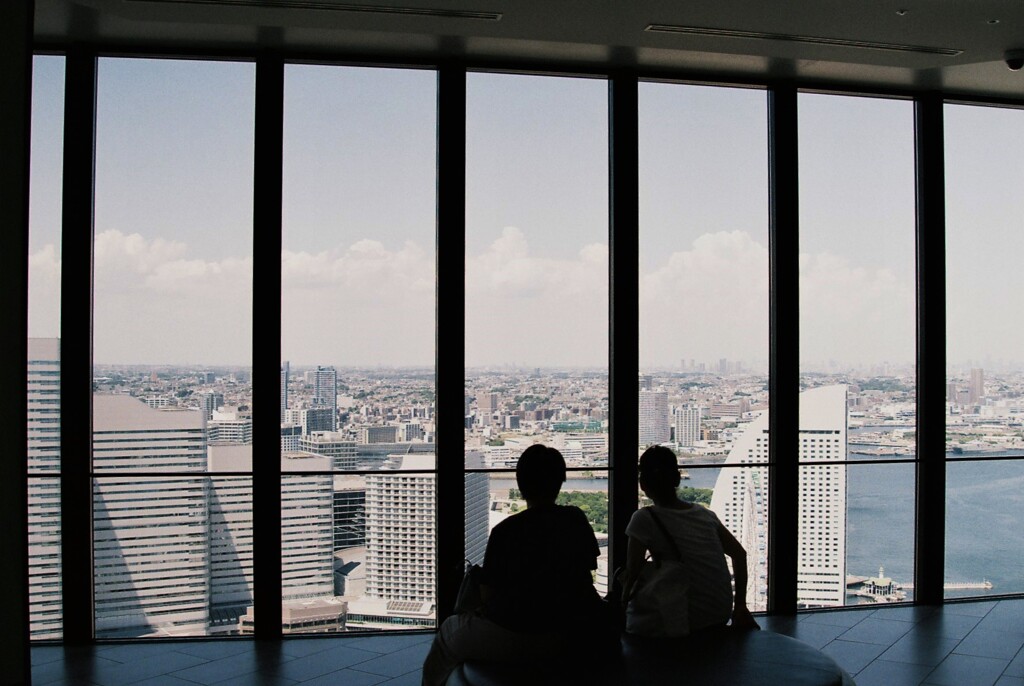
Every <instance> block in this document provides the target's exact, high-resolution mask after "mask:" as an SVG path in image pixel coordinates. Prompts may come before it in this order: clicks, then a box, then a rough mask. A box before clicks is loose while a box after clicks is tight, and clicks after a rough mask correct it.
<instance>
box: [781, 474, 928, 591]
mask: <svg viewBox="0 0 1024 686" xmlns="http://www.w3.org/2000/svg"><path fill="white" fill-rule="evenodd" d="M851 458H852V459H854V460H856V459H859V458H858V457H857V456H856V455H851ZM868 459H870V458H868ZM815 468H816V467H812V466H805V467H801V471H802V472H804V473H806V476H804V475H802V476H801V479H802V481H801V494H800V496H801V512H802V513H803V514H804V515H805V516H806V515H809V514H810V512H811V509H812V501H816V500H817V497H818V493H819V492H820V487H819V490H818V491H817V492H811V491H810V488H813V487H814V486H812V484H813V478H812V473H811V472H812V470H814V469H815ZM805 484H806V486H805ZM818 509H819V510H820V505H819V506H818ZM816 540H817V532H814V533H813V535H812V532H810V530H808V531H807V533H806V534H805V535H804V537H803V539H802V542H806V543H807V544H810V543H812V541H816ZM805 548H806V552H805ZM816 552H817V551H814V550H813V549H812V547H811V546H809V545H807V546H804V545H803V544H802V545H801V553H800V554H801V557H802V558H806V560H807V562H808V563H809V562H811V561H813V560H814V558H812V557H810V556H811V555H813V554H815V553H816ZM846 574H847V577H846V579H847V582H846V604H847V605H871V604H875V603H887V602H894V601H905V602H912V601H913V600H914V466H913V465H912V464H863V465H858V464H853V465H849V466H848V467H847V468H846Z"/></svg>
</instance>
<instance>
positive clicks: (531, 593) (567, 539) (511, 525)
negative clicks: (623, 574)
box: [423, 444, 607, 686]
mask: <svg viewBox="0 0 1024 686" xmlns="http://www.w3.org/2000/svg"><path fill="white" fill-rule="evenodd" d="M564 482H565V460H564V459H563V457H562V454H561V453H560V452H558V451H557V450H556V449H554V448H550V447H548V446H545V445H542V444H536V445H532V446H530V447H529V448H527V449H526V450H525V451H523V454H522V455H521V456H520V457H519V461H518V463H517V464H516V483H517V484H518V486H519V490H520V491H521V492H522V495H523V498H524V499H525V500H526V509H525V510H523V511H522V512H519V513H517V514H514V515H512V516H510V517H508V518H507V519H505V520H504V521H502V522H501V523H499V524H498V525H497V526H495V527H494V529H493V530H492V531H491V535H490V538H489V539H488V541H487V551H486V553H485V554H484V564H483V572H482V578H481V597H482V599H483V606H482V607H481V608H480V609H479V610H478V611H476V612H464V613H462V614H458V615H453V616H451V617H449V618H448V619H446V620H445V621H444V622H443V623H442V624H441V628H440V630H439V631H438V632H437V634H436V635H435V637H434V643H433V645H432V646H431V649H430V653H429V654H428V655H427V658H426V660H425V661H424V663H423V684H424V686H440V685H441V684H444V683H445V682H446V681H447V679H448V676H449V675H450V674H451V673H452V671H454V670H455V669H456V668H457V667H458V665H459V664H461V663H462V662H465V661H467V660H482V661H489V662H495V661H498V662H520V661H523V660H527V661H530V660H544V659H550V658H563V657H566V656H568V655H572V654H573V653H574V651H582V649H584V648H586V647H588V646H589V649H591V650H592V649H593V645H594V641H595V640H597V639H598V638H603V637H605V635H606V632H607V627H606V625H605V621H606V620H605V618H606V617H607V613H606V612H605V611H604V610H603V605H602V602H601V599H600V596H598V594H597V591H596V590H595V589H594V582H593V577H592V574H591V573H592V571H593V570H595V569H597V557H598V555H599V553H600V551H599V549H598V545H597V539H596V537H595V536H594V531H593V529H592V528H591V526H590V523H589V522H588V521H587V517H586V515H584V514H583V511H582V510H580V509H579V508H578V507H573V506H565V505H557V504H555V500H556V499H557V498H558V493H559V491H560V490H561V487H562V484H563V483H564Z"/></svg>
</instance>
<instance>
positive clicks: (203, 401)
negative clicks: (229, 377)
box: [196, 391, 224, 421]
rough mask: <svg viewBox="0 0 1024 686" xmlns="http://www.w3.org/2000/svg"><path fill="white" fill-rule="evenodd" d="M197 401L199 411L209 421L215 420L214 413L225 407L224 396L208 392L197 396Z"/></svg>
mask: <svg viewBox="0 0 1024 686" xmlns="http://www.w3.org/2000/svg"><path fill="white" fill-rule="evenodd" d="M196 400H197V401H199V411H200V412H202V413H203V416H204V417H206V419H207V421H209V420H211V419H213V413H214V412H215V411H216V410H218V409H220V408H221V407H222V406H223V405H224V394H223V393H216V392H214V391H206V392H205V393H199V394H197V395H196Z"/></svg>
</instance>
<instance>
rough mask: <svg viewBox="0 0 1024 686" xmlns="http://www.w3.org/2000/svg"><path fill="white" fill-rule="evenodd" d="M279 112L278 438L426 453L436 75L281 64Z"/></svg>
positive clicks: (293, 446)
mask: <svg viewBox="0 0 1024 686" xmlns="http://www.w3.org/2000/svg"><path fill="white" fill-rule="evenodd" d="M284 109H285V123H284V190H283V192H284V196H283V202H284V209H283V241H284V251H283V254H282V279H283V282H282V293H281V306H282V322H283V325H282V333H281V347H282V352H283V355H284V358H285V360H287V361H283V362H282V365H281V380H282V386H284V387H285V388H286V389H287V392H285V393H283V394H282V412H281V424H282V429H281V431H282V437H283V440H282V448H283V449H284V450H285V451H288V450H302V451H305V452H312V453H316V454H319V455H327V456H330V457H331V458H332V464H331V467H330V468H331V469H337V470H352V469H364V468H368V469H378V468H380V466H381V465H382V464H383V462H384V461H385V460H386V459H387V456H388V454H391V453H395V452H404V451H407V450H410V449H419V450H420V451H421V452H423V451H427V452H432V451H433V447H432V445H430V444H432V443H433V439H434V425H433V404H434V358H435V355H434V340H435V330H434V329H435V327H434V313H435V310H436V305H435V281H436V280H435V274H434V272H435V262H436V259H435V244H436V240H435V223H436V211H435V189H436V185H437V184H436V181H435V178H436V173H435V163H436V157H437V155H436V137H437V134H436V117H437V115H436V110H437V74H436V73H435V72H433V71H428V70H410V69H371V68H350V67H326V66H309V65H288V66H287V67H286V68H285V103H284Z"/></svg>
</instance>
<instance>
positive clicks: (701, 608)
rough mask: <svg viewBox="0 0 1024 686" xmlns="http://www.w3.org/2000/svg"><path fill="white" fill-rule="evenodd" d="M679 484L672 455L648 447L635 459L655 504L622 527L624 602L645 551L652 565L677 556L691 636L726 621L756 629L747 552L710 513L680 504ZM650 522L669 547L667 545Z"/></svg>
mask: <svg viewBox="0 0 1024 686" xmlns="http://www.w3.org/2000/svg"><path fill="white" fill-rule="evenodd" d="M679 479H680V477H679V463H678V461H677V460H676V454H675V453H674V452H673V451H672V450H671V449H669V448H666V447H665V446H660V445H657V446H652V447H650V448H648V449H647V450H645V451H644V453H643V454H642V455H641V456H640V488H641V489H642V490H643V492H644V493H645V494H646V495H647V497H649V498H650V499H651V500H652V501H653V502H654V504H653V505H651V506H650V507H649V508H647V507H644V508H641V509H639V510H637V511H636V512H634V513H633V517H632V519H630V521H629V525H628V526H627V527H626V535H627V536H628V539H627V540H628V542H627V547H626V568H625V570H624V573H623V575H622V600H623V602H624V603H626V602H628V599H629V598H630V597H631V595H632V593H633V586H634V585H635V584H636V582H637V577H638V576H639V574H640V569H641V567H642V566H643V564H644V560H645V558H646V556H647V553H648V551H649V552H650V553H651V557H653V558H654V559H655V560H674V559H677V551H678V555H681V556H682V558H683V559H682V562H683V563H684V565H685V569H686V571H687V576H688V577H689V593H688V595H689V601H690V602H689V630H690V633H691V634H692V633H696V632H700V631H703V630H706V629H713V628H717V627H724V626H726V625H727V624H728V622H729V619H730V617H731V619H732V626H733V627H735V628H738V629H757V628H759V627H758V625H757V622H756V621H754V618H753V616H751V614H750V610H749V609H748V608H747V553H746V551H745V550H744V549H743V546H742V545H741V544H740V542H739V541H737V540H736V537H735V536H733V535H732V534H731V533H730V532H729V530H728V529H726V528H725V526H724V525H723V524H722V522H721V521H719V519H718V516H717V515H716V514H715V513H714V512H712V511H711V510H710V509H709V508H706V507H703V506H701V505H697V504H694V503H689V502H686V501H685V500H681V499H680V498H679V495H678V493H677V491H676V489H677V488H678V487H679ZM652 510H653V512H654V513H655V514H654V515H653V516H652ZM655 517H657V518H658V519H659V520H660V521H661V522H662V525H663V526H664V528H665V529H666V530H667V532H668V533H669V534H670V535H671V537H672V541H669V540H667V539H666V536H665V534H664V533H663V532H662V531H661V528H660V527H659V526H658V523H657V522H656V521H655ZM726 555H728V556H729V557H730V558H731V559H732V569H733V573H734V574H735V577H736V590H735V596H736V598H735V602H734V601H733V588H732V582H731V579H730V575H729V567H728V566H727V565H726V562H725V556H726Z"/></svg>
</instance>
